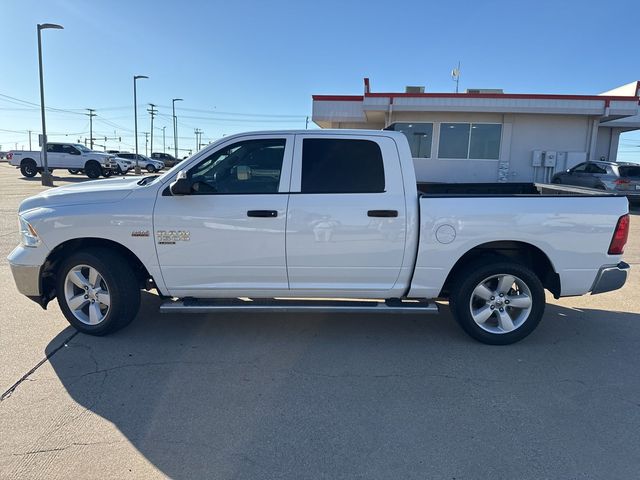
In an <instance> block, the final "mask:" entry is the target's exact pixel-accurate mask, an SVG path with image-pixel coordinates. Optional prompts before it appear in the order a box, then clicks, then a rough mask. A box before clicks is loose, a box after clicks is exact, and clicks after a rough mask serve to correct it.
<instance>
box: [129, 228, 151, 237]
mask: <svg viewBox="0 0 640 480" xmlns="http://www.w3.org/2000/svg"><path fill="white" fill-rule="evenodd" d="M131 236H132V237H148V236H149V230H134V231H133V232H131Z"/></svg>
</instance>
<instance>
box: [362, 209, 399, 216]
mask: <svg viewBox="0 0 640 480" xmlns="http://www.w3.org/2000/svg"><path fill="white" fill-rule="evenodd" d="M367 216H369V217H397V216H398V211H397V210H369V211H368V212H367Z"/></svg>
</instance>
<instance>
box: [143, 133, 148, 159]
mask: <svg viewBox="0 0 640 480" xmlns="http://www.w3.org/2000/svg"><path fill="white" fill-rule="evenodd" d="M142 133H143V134H144V155H145V157H148V156H149V151H148V149H147V147H148V146H149V132H142Z"/></svg>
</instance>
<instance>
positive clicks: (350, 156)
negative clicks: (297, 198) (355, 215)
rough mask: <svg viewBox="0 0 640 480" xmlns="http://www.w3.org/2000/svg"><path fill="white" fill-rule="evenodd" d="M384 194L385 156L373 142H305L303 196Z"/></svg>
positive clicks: (330, 139) (322, 140)
mask: <svg viewBox="0 0 640 480" xmlns="http://www.w3.org/2000/svg"><path fill="white" fill-rule="evenodd" d="M379 192H384V166H383V162H382V152H381V151H380V146H379V145H378V144H377V143H376V142H372V141H370V140H346V139H345V140H342V139H334V138H305V139H304V140H303V141H302V193H379Z"/></svg>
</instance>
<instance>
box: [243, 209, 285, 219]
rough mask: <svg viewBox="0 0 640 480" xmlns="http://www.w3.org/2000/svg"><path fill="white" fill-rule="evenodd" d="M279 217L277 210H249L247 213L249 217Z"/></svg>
mask: <svg viewBox="0 0 640 480" xmlns="http://www.w3.org/2000/svg"><path fill="white" fill-rule="evenodd" d="M277 216H278V211H277V210H249V211H248V212H247V217H261V218H273V217H277Z"/></svg>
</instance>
